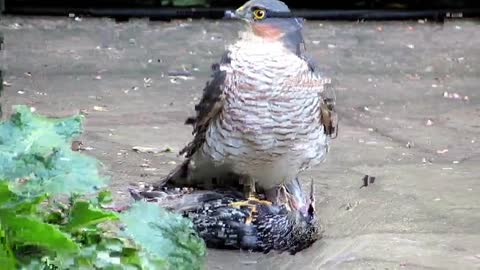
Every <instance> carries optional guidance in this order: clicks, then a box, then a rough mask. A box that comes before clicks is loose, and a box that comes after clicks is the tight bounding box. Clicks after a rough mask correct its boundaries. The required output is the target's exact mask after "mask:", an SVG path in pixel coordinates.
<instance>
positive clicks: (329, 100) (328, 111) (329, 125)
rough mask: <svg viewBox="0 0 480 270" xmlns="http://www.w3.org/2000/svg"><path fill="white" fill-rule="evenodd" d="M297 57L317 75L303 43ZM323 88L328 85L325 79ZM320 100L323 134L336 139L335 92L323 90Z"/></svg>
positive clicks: (313, 62)
mask: <svg viewBox="0 0 480 270" xmlns="http://www.w3.org/2000/svg"><path fill="white" fill-rule="evenodd" d="M299 57H300V58H302V59H303V60H305V61H306V62H307V63H308V66H309V67H310V70H311V71H312V72H314V73H319V71H318V68H317V65H316V64H315V61H314V59H313V58H311V57H309V56H308V55H307V53H306V48H305V42H302V43H301V44H300V46H299ZM325 79H326V82H325V86H324V87H326V86H327V85H330V82H327V81H330V80H329V79H327V78H325ZM327 90H328V91H327ZM320 97H321V99H322V105H321V106H320V119H321V122H322V124H323V127H324V131H325V134H327V135H328V136H330V137H331V138H336V137H337V135H338V116H337V112H336V111H335V105H336V99H337V98H336V96H335V91H334V90H333V89H332V88H330V87H328V88H325V91H323V92H322V93H321V94H320Z"/></svg>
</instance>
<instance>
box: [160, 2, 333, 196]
mask: <svg viewBox="0 0 480 270" xmlns="http://www.w3.org/2000/svg"><path fill="white" fill-rule="evenodd" d="M288 11H289V9H288V7H287V6H286V5H285V4H284V3H283V2H280V1H277V0H251V1H249V2H247V3H246V4H245V5H244V6H242V7H241V8H239V9H238V10H237V11H236V16H237V17H238V18H240V19H242V20H244V21H246V22H247V29H246V30H245V31H243V32H241V34H240V38H239V40H238V41H237V42H236V43H234V44H232V45H230V46H229V47H228V48H227V51H226V53H225V54H224V56H223V57H222V59H221V61H220V62H219V63H218V64H216V65H214V66H213V78H212V80H211V81H210V82H208V83H207V85H206V87H205V88H204V91H203V97H202V99H201V100H200V103H199V104H197V105H196V106H195V110H196V116H195V117H192V118H189V119H188V120H187V123H188V124H192V125H193V127H194V131H193V135H194V138H193V140H192V141H191V142H190V143H189V144H188V145H187V146H186V147H185V148H184V149H183V150H182V151H181V154H185V156H186V160H185V162H184V163H183V164H182V165H181V166H179V167H178V168H177V169H175V170H174V171H173V172H172V173H171V174H170V175H169V176H167V177H166V178H165V179H164V181H163V182H166V181H169V180H170V181H171V182H174V183H175V182H176V183H181V184H188V185H197V184H202V185H204V186H207V187H208V186H209V185H210V186H211V185H213V184H220V183H224V182H225V181H227V185H229V183H228V181H231V180H230V179H233V178H232V177H231V175H232V174H235V175H238V176H240V179H243V180H245V179H249V180H250V181H252V182H254V184H253V185H254V186H255V184H256V185H257V187H258V188H260V189H264V190H266V191H268V190H271V189H274V188H276V187H277V186H278V185H280V184H282V183H287V182H289V181H292V180H293V179H295V178H296V177H297V175H298V174H299V173H300V172H301V171H303V170H305V169H307V168H309V167H312V166H314V165H317V164H318V163H320V162H321V161H322V160H324V159H325V157H326V154H327V152H328V148H329V142H330V137H331V135H332V134H333V133H335V131H336V130H335V128H336V121H335V120H336V118H335V113H334V111H333V107H332V105H331V103H329V102H328V101H329V100H328V99H327V97H326V96H325V95H324V93H325V85H326V84H327V83H328V82H329V80H328V79H327V78H325V77H322V76H321V75H320V74H319V73H317V72H316V68H315V66H314V65H313V63H312V61H311V60H310V58H309V57H308V56H307V55H306V53H305V46H304V45H305V44H304V41H303V37H302V33H301V30H302V27H303V24H302V20H300V19H298V18H269V17H268V14H269V12H288ZM162 184H163V183H162ZM230 184H231V183H230ZM269 194H270V195H269ZM271 194H272V193H267V199H271V198H273V197H274V195H271ZM269 197H270V198H269Z"/></svg>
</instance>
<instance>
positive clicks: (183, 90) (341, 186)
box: [0, 17, 480, 270]
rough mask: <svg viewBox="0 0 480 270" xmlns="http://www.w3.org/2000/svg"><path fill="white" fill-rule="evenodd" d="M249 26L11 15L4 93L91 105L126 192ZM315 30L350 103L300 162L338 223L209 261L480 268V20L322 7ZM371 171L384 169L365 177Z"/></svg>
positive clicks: (94, 140) (341, 101)
mask: <svg viewBox="0 0 480 270" xmlns="http://www.w3.org/2000/svg"><path fill="white" fill-rule="evenodd" d="M240 27H241V25H240V24H239V23H237V22H230V21H228V22H227V21H208V20H199V21H189V20H185V21H173V22H168V23H166V22H149V21H148V20H132V21H129V22H126V23H116V22H115V21H112V20H109V19H93V18H80V19H76V20H75V19H73V18H48V17H31V18H30V17H3V18H1V20H0V32H2V33H3V34H4V36H5V44H4V50H3V51H1V56H2V58H1V62H0V63H1V66H2V68H3V70H4V71H5V73H4V79H5V81H6V87H5V89H4V93H3V96H2V104H3V109H4V111H6V113H7V114H8V113H9V112H10V111H11V106H12V105H14V104H28V105H31V106H33V107H35V108H36V109H37V111H39V112H41V113H43V114H48V115H52V116H64V115H69V114H72V113H77V112H79V111H80V110H82V111H83V112H87V113H88V115H87V120H86V125H85V134H84V135H83V137H82V141H83V143H84V144H85V146H87V147H92V148H93V149H92V150H90V151H88V153H89V154H91V155H94V156H96V157H97V158H99V159H100V160H101V161H102V162H103V164H104V165H105V172H106V173H107V174H109V175H111V177H112V182H111V187H112V189H113V190H114V192H115V197H116V199H117V200H119V201H122V200H127V199H128V194H127V193H126V186H127V184H128V183H134V182H139V181H144V182H155V181H156V180H158V179H159V178H160V177H161V176H162V175H164V174H166V173H167V172H168V171H169V170H170V169H172V168H173V167H174V166H175V164H178V163H179V162H180V161H181V157H179V156H177V154H176V152H177V151H178V150H179V149H180V148H181V147H183V146H184V145H185V144H186V143H187V142H188V140H189V139H190V138H191V129H190V127H189V126H185V125H183V121H184V120H185V118H186V117H188V116H190V115H192V114H193V106H194V104H195V103H196V102H197V101H198V99H199V98H200V97H201V93H202V88H203V86H204V85H205V82H206V81H207V80H208V79H209V76H210V66H211V64H212V63H214V62H215V61H217V60H218V59H219V57H220V55H221V54H222V53H223V51H224V48H225V45H227V44H230V43H232V42H234V40H235V38H236V36H237V31H238V30H239V29H240ZM305 38H306V40H307V48H308V51H309V52H310V53H311V55H312V56H313V57H314V58H315V60H316V61H317V64H318V65H319V67H320V70H321V71H322V72H323V73H324V74H326V75H328V76H330V77H332V78H333V79H334V89H335V92H336V96H337V108H338V111H339V115H340V116H339V117H340V127H339V136H338V138H337V139H335V140H334V141H333V143H332V150H331V152H330V153H329V155H328V159H327V161H326V162H325V163H323V164H322V165H320V166H318V167H316V168H314V169H312V170H310V171H307V172H305V173H304V174H303V175H302V176H301V178H302V180H303V181H304V182H305V183H307V182H308V180H309V179H310V178H313V179H314V180H315V184H316V198H317V211H318V214H319V217H320V219H321V223H322V224H323V225H324V226H325V237H324V239H323V240H321V241H319V242H317V243H315V244H314V245H313V246H312V247H311V248H309V249H307V250H305V251H303V252H300V253H299V254H297V255H295V256H290V255H288V254H277V253H274V252H271V253H269V254H266V255H265V254H255V253H250V252H245V251H221V250H209V255H208V260H207V269H229V270H236V269H480V170H479V169H478V168H479V166H480V106H479V105H480V91H479V86H480V28H479V23H478V21H466V20H462V21H447V22H446V23H445V24H431V23H428V22H426V23H425V22H416V21H415V22H368V23H353V22H315V21H311V22H308V23H307V24H306V29H305ZM178 71H182V72H183V71H188V72H189V73H191V76H188V77H170V76H169V72H170V73H171V72H178ZM134 146H142V147H155V148H160V149H162V148H167V147H168V148H171V149H173V152H166V153H156V154H154V153H137V152H134V151H132V147H134ZM145 162H149V163H150V166H151V168H155V170H153V169H150V170H145V168H144V167H141V166H140V165H141V164H143V163H145ZM366 174H368V175H372V176H375V177H376V180H375V183H374V184H372V185H369V186H368V187H364V188H360V187H361V186H362V184H363V181H362V178H363V176H364V175H366Z"/></svg>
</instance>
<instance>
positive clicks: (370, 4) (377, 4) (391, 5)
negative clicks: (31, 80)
mask: <svg viewBox="0 0 480 270" xmlns="http://www.w3.org/2000/svg"><path fill="white" fill-rule="evenodd" d="M4 1H5V5H6V10H7V11H8V10H9V9H15V8H19V7H27V6H29V7H72V8H74V7H76V8H86V7H90V8H91V7H109V8H120V7H128V8H133V7H166V6H170V7H172V6H176V7H180V6H182V7H185V6H187V7H188V6H190V7H192V6H196V7H207V6H209V7H219V8H230V7H237V6H239V5H241V4H243V3H244V2H245V1H244V0H86V1H65V0H4ZM284 2H285V3H286V4H287V5H288V6H290V7H292V8H297V9H298V8H320V9H399V10H405V9H443V8H478V7H480V1H478V0H403V1H402V0H334V1H331V0H330V1H325V0H323V1H307V0H294V1H293V0H285V1H284Z"/></svg>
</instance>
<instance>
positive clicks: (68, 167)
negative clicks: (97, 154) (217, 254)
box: [0, 106, 205, 270]
mask: <svg viewBox="0 0 480 270" xmlns="http://www.w3.org/2000/svg"><path fill="white" fill-rule="evenodd" d="M82 119H83V118H82V117H81V116H73V117H67V118H62V119H50V118H47V117H43V116H40V115H37V114H34V113H33V112H32V111H31V110H30V109H29V108H27V107H24V106H20V107H16V112H15V113H14V114H13V115H12V117H11V118H10V120H9V121H6V122H3V123H1V124H0V265H1V268H2V269H7V270H9V269H44V270H50V269H51V270H53V269H160V270H162V269H199V268H200V267H201V265H202V261H203V258H204V256H205V244H204V243H203V241H202V240H201V239H200V238H199V237H198V235H197V234H196V233H195V231H194V230H193V226H192V224H191V222H190V221H189V220H187V219H184V218H182V217H180V216H179V215H176V214H173V213H170V212H167V211H165V210H163V209H160V208H158V207H157V206H154V205H149V204H146V203H138V204H135V205H134V206H133V207H132V208H131V210H129V211H127V212H126V213H125V214H121V215H120V214H117V213H116V212H113V211H110V210H106V209H104V208H103V207H102V206H103V205H105V204H107V203H110V202H111V201H112V198H111V194H110V192H109V191H107V190H105V189H103V190H100V191H99V190H98V187H99V186H101V185H104V184H105V179H104V178H103V177H101V176H100V174H99V171H98V162H97V161H96V160H95V159H94V158H91V157H88V156H86V155H84V154H81V153H78V152H74V151H72V150H71V149H70V145H71V141H72V139H73V137H75V136H77V135H79V134H80V133H81V123H82ZM92 192H96V193H94V194H96V196H92V195H93V194H92ZM64 194H66V195H67V196H59V195H64ZM139 221H140V222H139ZM122 223H123V224H122ZM125 225H126V229H125V230H124V231H122V230H121V229H120V228H122V227H125Z"/></svg>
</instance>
